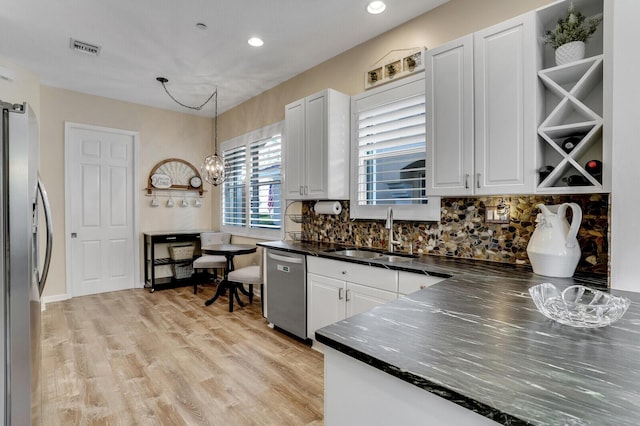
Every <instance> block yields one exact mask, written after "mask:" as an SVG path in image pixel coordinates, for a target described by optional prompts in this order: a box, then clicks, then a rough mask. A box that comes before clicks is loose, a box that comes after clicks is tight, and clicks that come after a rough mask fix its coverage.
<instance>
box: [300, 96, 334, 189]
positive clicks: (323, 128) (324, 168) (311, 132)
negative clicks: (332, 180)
mask: <svg viewBox="0 0 640 426" xmlns="http://www.w3.org/2000/svg"><path fill="white" fill-rule="evenodd" d="M327 96H328V92H327V91H324V92H321V93H318V94H316V95H313V96H309V97H307V98H306V100H305V109H306V111H305V114H306V115H305V123H306V130H305V140H306V142H305V148H306V150H307V152H306V156H305V163H304V164H305V170H304V172H305V174H306V176H307V179H306V180H307V184H306V185H307V188H306V191H305V195H306V197H305V198H307V199H312V200H317V199H318V198H326V196H327V173H329V168H328V165H327V149H328V147H327V144H328V136H327V130H328V124H327V102H328V99H327Z"/></svg>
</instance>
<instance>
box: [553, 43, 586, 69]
mask: <svg viewBox="0 0 640 426" xmlns="http://www.w3.org/2000/svg"><path fill="white" fill-rule="evenodd" d="M580 59H584V42H582V41H572V42H570V43H566V44H563V45H562V46H560V47H558V48H557V49H556V65H564V64H568V63H569V62H575V61H579V60H580Z"/></svg>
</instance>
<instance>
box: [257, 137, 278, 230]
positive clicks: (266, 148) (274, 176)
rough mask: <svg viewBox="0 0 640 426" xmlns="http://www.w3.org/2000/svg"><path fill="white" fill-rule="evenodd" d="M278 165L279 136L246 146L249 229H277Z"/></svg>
mask: <svg viewBox="0 0 640 426" xmlns="http://www.w3.org/2000/svg"><path fill="white" fill-rule="evenodd" d="M281 162H282V144H281V136H280V135H275V136H271V137H268V138H266V139H263V140H259V141H255V142H252V143H250V144H249V170H250V181H249V187H250V188H249V191H250V199H251V208H250V213H249V223H250V226H251V227H252V228H265V229H279V228H280V217H281V214H280V213H281V210H280V208H281V206H280V190H281V172H280V170H281Z"/></svg>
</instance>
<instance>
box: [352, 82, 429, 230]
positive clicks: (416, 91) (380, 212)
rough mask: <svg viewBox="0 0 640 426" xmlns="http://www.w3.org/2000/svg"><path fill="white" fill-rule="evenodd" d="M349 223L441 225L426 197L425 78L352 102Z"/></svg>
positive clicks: (403, 83) (379, 89)
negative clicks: (392, 220) (400, 221)
mask: <svg viewBox="0 0 640 426" xmlns="http://www.w3.org/2000/svg"><path fill="white" fill-rule="evenodd" d="M352 107H353V109H352V110H353V111H354V121H353V126H354V128H353V132H352V135H353V136H352V142H351V147H352V151H351V153H352V168H351V170H352V172H351V175H352V190H351V217H352V218H354V219H383V218H384V217H386V214H387V210H388V208H389V207H391V208H393V214H394V217H395V218H397V219H404V220H440V199H439V198H438V197H427V196H426V194H425V159H426V146H425V122H426V120H425V114H426V111H425V95H424V75H419V76H415V77H410V78H407V79H404V80H401V81H398V82H396V83H394V84H391V85H388V86H385V87H380V88H378V89H374V90H372V91H370V92H366V93H363V94H361V95H358V96H354V97H353V105H352Z"/></svg>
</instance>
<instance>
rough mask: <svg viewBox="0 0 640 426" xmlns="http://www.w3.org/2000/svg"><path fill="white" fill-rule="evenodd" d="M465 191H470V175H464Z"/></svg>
mask: <svg viewBox="0 0 640 426" xmlns="http://www.w3.org/2000/svg"><path fill="white" fill-rule="evenodd" d="M464 189H469V173H465V174H464Z"/></svg>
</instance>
